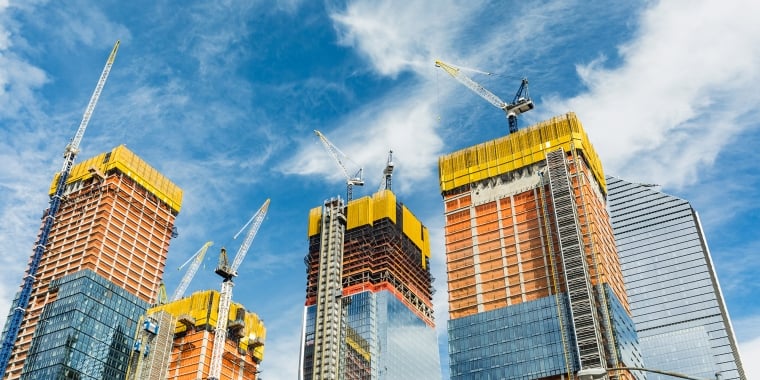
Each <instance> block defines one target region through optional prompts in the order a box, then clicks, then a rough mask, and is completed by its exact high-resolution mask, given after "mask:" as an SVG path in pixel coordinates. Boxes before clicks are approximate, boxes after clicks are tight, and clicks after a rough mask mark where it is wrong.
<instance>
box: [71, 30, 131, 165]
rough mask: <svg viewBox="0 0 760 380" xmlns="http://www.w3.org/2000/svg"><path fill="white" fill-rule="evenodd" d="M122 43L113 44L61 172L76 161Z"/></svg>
mask: <svg viewBox="0 0 760 380" xmlns="http://www.w3.org/2000/svg"><path fill="white" fill-rule="evenodd" d="M120 43H121V41H116V44H115V45H113V49H112V50H111V54H110V55H109V56H108V61H106V66H105V67H104V68H103V72H102V73H101V74H100V79H99V80H98V84H97V85H96V86H95V91H93V93H92V96H91V97H90V102H89V103H88V104H87V108H85V111H84V115H82V122H80V123H79V129H77V133H76V134H75V135H74V138H73V139H72V140H71V142H70V143H69V144H68V145H67V146H66V151H65V152H64V153H63V155H64V157H66V159H65V160H64V162H63V168H62V169H61V172H64V171H66V170H67V169H69V168H70V165H72V164H73V162H74V157H75V156H76V155H77V154H78V153H79V144H80V143H81V142H82V138H83V137H84V131H85V130H86V129H87V124H89V123H90V117H91V116H92V112H93V111H94V110H95V105H96V104H98V99H99V98H100V92H101V91H103V86H105V84H106V79H108V74H109V73H110V72H111V66H113V62H114V60H115V59H116V52H117V51H118V50H119V44H120Z"/></svg>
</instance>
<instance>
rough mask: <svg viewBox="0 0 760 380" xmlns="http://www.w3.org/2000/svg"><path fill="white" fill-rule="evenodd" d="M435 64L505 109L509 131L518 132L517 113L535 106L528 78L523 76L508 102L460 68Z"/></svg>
mask: <svg viewBox="0 0 760 380" xmlns="http://www.w3.org/2000/svg"><path fill="white" fill-rule="evenodd" d="M435 65H436V66H437V67H440V68H442V69H443V70H444V71H446V72H447V73H449V75H451V76H452V77H454V79H456V80H457V81H459V82H460V83H462V84H463V85H465V86H466V87H467V88H469V89H470V90H472V91H473V92H475V93H476V94H478V95H480V97H481V98H483V99H485V100H486V101H488V102H489V103H491V104H492V105H494V106H496V107H498V108H500V109H501V110H503V111H504V112H505V113H506V114H507V120H508V121H509V133H515V132H517V115H519V114H522V113H525V112H528V111H530V110H532V109H533V107H534V104H533V100H532V99H531V98H530V95H529V94H528V79H527V78H523V79H522V81H521V82H520V88H519V89H518V90H517V93H516V94H515V97H514V98H513V99H512V102H511V103H507V102H505V101H503V100H501V98H499V97H498V96H496V95H494V94H493V93H492V92H491V91H488V90H487V89H485V88H484V87H483V86H481V85H480V84H479V83H478V82H475V81H474V80H472V79H471V78H470V77H468V76H466V75H464V74H463V73H462V71H461V70H460V69H459V68H457V67H454V66H452V65H449V64H447V63H444V62H442V61H435Z"/></svg>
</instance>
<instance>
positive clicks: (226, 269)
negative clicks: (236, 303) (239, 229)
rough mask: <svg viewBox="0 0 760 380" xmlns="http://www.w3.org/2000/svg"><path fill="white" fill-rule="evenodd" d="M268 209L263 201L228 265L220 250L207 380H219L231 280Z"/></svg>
mask: <svg viewBox="0 0 760 380" xmlns="http://www.w3.org/2000/svg"><path fill="white" fill-rule="evenodd" d="M268 208H269V199H267V200H266V201H264V204H263V205H261V208H259V210H258V211H256V213H255V214H254V215H253V218H251V221H249V223H252V225H251V229H250V230H248V233H247V234H246V235H245V240H243V244H241V245H240V248H239V249H238V251H237V253H236V254H235V258H234V259H233V260H232V264H231V265H230V264H229V263H228V261H227V252H226V251H225V249H224V248H222V253H221V255H220V257H219V266H218V267H217V268H216V271H215V272H216V274H218V275H219V276H221V277H222V289H221V293H220V294H219V315H218V317H217V319H216V329H215V330H214V348H213V350H212V351H211V363H210V365H209V375H208V379H209V380H219V379H220V376H221V375H222V353H224V346H225V342H226V340H227V320H228V319H229V315H230V303H231V302H232V287H233V286H234V283H233V282H232V279H233V278H235V277H237V270H238V267H240V264H242V263H243V259H244V258H245V255H246V254H247V253H248V249H249V248H250V247H251V243H253V238H254V237H256V233H257V232H258V231H259V227H261V223H262V222H263V221H264V217H265V216H266V214H267V209H268Z"/></svg>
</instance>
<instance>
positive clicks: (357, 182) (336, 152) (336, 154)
mask: <svg viewBox="0 0 760 380" xmlns="http://www.w3.org/2000/svg"><path fill="white" fill-rule="evenodd" d="M314 133H315V134H316V135H317V137H319V140H320V141H322V144H323V145H324V146H325V149H327V152H328V153H330V155H331V156H332V158H333V159H334V160H335V162H336V163H337V164H338V166H339V167H340V170H341V171H342V172H343V175H344V176H345V177H346V202H348V201H350V200H351V198H352V196H353V188H354V186H364V179H362V170H363V169H362V168H359V170H358V171H357V172H356V174H354V175H353V177H352V176H350V175H349V174H348V169H346V165H345V164H344V161H346V160H349V158H348V156H346V154H345V153H343V152H341V151H340V149H338V147H336V146H335V145H334V144H333V143H331V142H330V140H328V139H327V136H325V135H324V134H322V132H320V131H318V130H316V129H315V130H314Z"/></svg>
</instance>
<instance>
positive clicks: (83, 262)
mask: <svg viewBox="0 0 760 380" xmlns="http://www.w3.org/2000/svg"><path fill="white" fill-rule="evenodd" d="M56 184H57V176H56V179H54V181H53V185H52V186H51V189H50V194H51V195H52V194H53V193H54V191H55V190H56V189H55V187H56ZM65 186H66V188H65V191H64V197H63V199H62V201H61V204H60V209H59V210H58V213H57V215H56V216H55V219H54V223H53V225H52V229H51V230H50V234H49V238H48V245H47V246H46V247H45V250H44V253H43V255H42V257H41V260H40V263H39V267H38V269H37V272H36V276H35V280H34V286H33V289H32V293H31V298H30V302H29V306H28V307H27V309H26V312H25V315H24V319H23V321H22V324H21V328H20V330H19V334H18V339H17V341H16V344H15V347H14V349H13V352H12V355H11V358H10V361H9V365H8V369H7V372H6V374H5V376H6V379H18V378H28V379H40V378H70V379H76V378H84V377H82V376H84V375H87V376H94V377H98V378H112V376H117V377H118V376H123V374H124V372H125V371H126V364H127V362H128V359H129V346H130V344H131V339H130V337H131V335H132V332H133V331H134V330H135V326H136V323H137V319H138V318H139V316H140V315H141V314H143V313H144V311H145V309H146V308H147V307H148V305H149V304H150V303H151V302H154V301H155V296H156V291H157V289H158V286H159V283H160V281H161V277H162V275H163V271H164V265H165V261H166V255H167V252H168V249H169V242H170V240H171V238H172V236H174V233H175V229H174V220H175V217H176V216H177V214H178V212H179V210H180V206H181V202H182V190H181V189H180V188H179V187H177V186H176V185H175V184H174V183H172V182H171V181H170V180H169V179H167V178H166V177H164V176H163V175H162V174H161V173H159V172H158V171H157V170H155V169H154V168H152V167H151V166H149V165H148V164H147V163H146V162H145V161H143V160H142V159H140V158H139V157H138V156H136V155H135V154H134V153H132V152H131V151H130V150H128V149H127V148H126V147H125V146H119V147H116V148H114V149H113V150H111V151H110V152H106V153H102V154H100V155H97V156H95V157H93V158H90V159H88V160H85V161H83V162H81V163H79V164H77V165H75V166H74V167H73V168H72V169H71V172H70V175H69V177H68V179H67V181H66V184H65ZM44 217H45V216H44V215H43V218H44ZM14 304H15V303H14ZM13 307H14V306H12V309H13ZM12 312H13V310H11V313H12Z"/></svg>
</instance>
